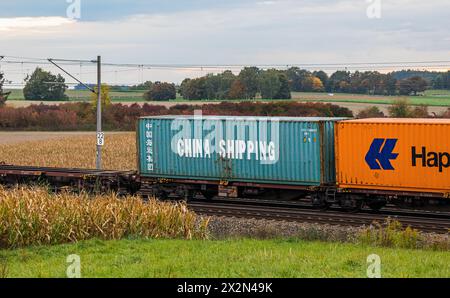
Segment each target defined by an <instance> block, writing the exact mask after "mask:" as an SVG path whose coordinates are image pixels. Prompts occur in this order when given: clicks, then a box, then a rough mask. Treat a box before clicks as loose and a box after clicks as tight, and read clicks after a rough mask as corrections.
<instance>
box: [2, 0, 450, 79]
mask: <svg viewBox="0 0 450 298" xmlns="http://www.w3.org/2000/svg"><path fill="white" fill-rule="evenodd" d="M263 2H267V3H266V5H259V4H257V3H253V4H243V5H242V6H241V7H238V8H236V7H234V8H227V9H209V10H197V11H187V12H176V13H155V14H144V15H134V16H130V17H127V18H122V19H118V20H114V21H89V22H83V19H81V20H80V21H78V22H74V21H72V20H69V19H65V18H59V17H48V18H32V19H30V18H16V19H0V30H4V32H2V52H3V53H0V54H2V55H8V54H10V55H12V54H14V55H21V56H30V55H31V54H30V49H32V50H33V52H32V56H37V57H60V58H80V59H91V58H93V57H95V56H96V55H97V54H101V55H102V56H103V59H104V60H105V61H110V62H121V63H158V64H160V63H182V64H190V63H193V64H202V63H204V64H274V63H275V64H295V63H335V62H360V61H363V62H365V61H371V62H377V61H391V60H394V61H395V60H397V61H398V60H401V61H405V60H447V59H448V57H449V55H450V50H449V49H450V40H449V38H448V36H449V29H448V28H450V18H448V11H450V3H449V2H448V0H435V1H433V3H431V2H430V1H428V2H427V1H419V0H391V1H382V5H383V6H382V10H383V11H382V18H381V19H377V20H373V19H368V18H367V16H366V8H367V3H366V1H364V0H341V1H332V2H330V1H326V0H278V1H270V0H267V1H262V2H260V3H263ZM269 2H270V5H268V4H269ZM12 20H15V21H13V22H11V21H12ZM6 30H7V31H6ZM36 30H37V31H38V32H39V34H35V31H36ZM2 69H3V68H2ZM77 71H79V70H77ZM207 72H208V70H205V69H204V70H201V69H198V70H185V71H181V70H177V71H174V70H172V71H169V70H148V71H147V70H146V71H145V73H144V76H145V78H144V79H151V80H173V81H178V82H179V81H181V80H182V79H183V78H184V77H185V76H186V75H192V76H197V75H203V74H206V73H207ZM86 77H87V75H85V78H86ZM116 77H118V78H116ZM89 78H90V80H92V81H93V79H94V75H92V77H89ZM105 80H109V81H111V82H136V81H137V80H140V74H139V72H137V71H136V72H119V73H117V74H114V72H112V73H106V74H105Z"/></svg>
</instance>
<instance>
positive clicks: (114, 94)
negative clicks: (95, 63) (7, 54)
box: [7, 89, 145, 102]
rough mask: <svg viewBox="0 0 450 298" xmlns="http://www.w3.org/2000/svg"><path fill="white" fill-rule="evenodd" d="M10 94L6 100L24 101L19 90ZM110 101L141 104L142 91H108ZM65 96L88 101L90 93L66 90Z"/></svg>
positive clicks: (70, 98)
mask: <svg viewBox="0 0 450 298" xmlns="http://www.w3.org/2000/svg"><path fill="white" fill-rule="evenodd" d="M7 91H11V94H10V95H9V97H8V100H24V96H23V92H22V90H20V89H11V90H7ZM109 94H110V96H111V100H112V101H116V102H141V101H145V100H144V98H143V95H144V92H143V91H110V92H109ZM66 95H67V96H68V97H69V101H89V100H90V98H91V91H89V90H67V91H66Z"/></svg>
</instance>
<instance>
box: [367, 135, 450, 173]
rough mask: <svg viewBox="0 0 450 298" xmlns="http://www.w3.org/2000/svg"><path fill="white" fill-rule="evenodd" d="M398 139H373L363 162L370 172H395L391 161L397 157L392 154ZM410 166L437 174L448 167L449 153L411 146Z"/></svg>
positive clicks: (396, 154)
mask: <svg viewBox="0 0 450 298" xmlns="http://www.w3.org/2000/svg"><path fill="white" fill-rule="evenodd" d="M397 142H398V139H374V140H373V141H372V144H371V145H370V148H369V151H368V152H367V154H366V157H365V160H366V163H367V165H368V166H369V167H370V169H371V170H395V169H394V167H393V166H392V161H393V160H396V159H397V157H398V156H399V154H398V153H394V150H395V147H396V145H397ZM410 152H411V166H412V167H413V168H415V167H419V166H421V167H423V168H436V169H438V170H439V173H442V172H443V171H444V169H447V168H449V167H450V153H449V152H436V151H430V150H429V149H428V148H427V147H426V146H420V147H417V146H411V151H410Z"/></svg>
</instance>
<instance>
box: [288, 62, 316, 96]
mask: <svg viewBox="0 0 450 298" xmlns="http://www.w3.org/2000/svg"><path fill="white" fill-rule="evenodd" d="M285 73H286V76H287V79H288V82H289V87H290V88H291V90H292V91H296V92H301V91H305V90H304V86H303V82H304V80H305V79H306V78H308V77H310V76H311V75H312V74H311V72H310V71H308V70H306V69H300V68H298V67H291V68H289V69H288V70H286V71H285Z"/></svg>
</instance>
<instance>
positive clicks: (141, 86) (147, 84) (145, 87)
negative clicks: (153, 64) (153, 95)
mask: <svg viewBox="0 0 450 298" xmlns="http://www.w3.org/2000/svg"><path fill="white" fill-rule="evenodd" d="M152 86H153V83H152V82H151V81H145V82H144V83H142V84H138V85H134V86H131V87H130V90H133V91H135V90H150V89H152Z"/></svg>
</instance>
